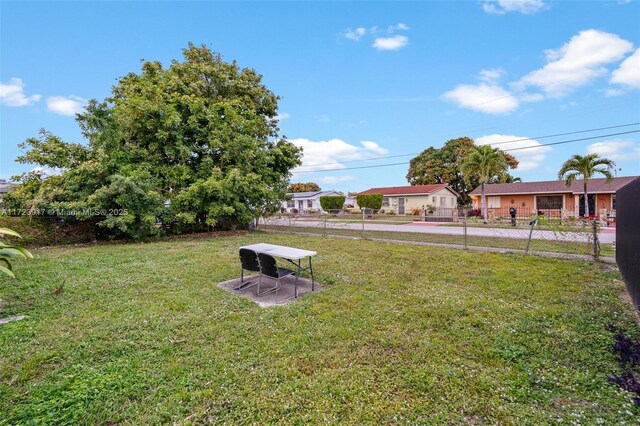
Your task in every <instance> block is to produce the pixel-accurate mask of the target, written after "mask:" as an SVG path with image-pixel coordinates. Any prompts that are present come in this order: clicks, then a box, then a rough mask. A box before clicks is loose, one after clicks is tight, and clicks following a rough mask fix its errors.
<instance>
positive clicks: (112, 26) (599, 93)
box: [0, 0, 640, 191]
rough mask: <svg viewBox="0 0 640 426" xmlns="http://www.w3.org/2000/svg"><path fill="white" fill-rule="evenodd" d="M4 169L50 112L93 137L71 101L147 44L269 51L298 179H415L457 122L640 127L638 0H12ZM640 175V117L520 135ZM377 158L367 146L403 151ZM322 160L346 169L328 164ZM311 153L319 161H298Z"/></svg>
mask: <svg viewBox="0 0 640 426" xmlns="http://www.w3.org/2000/svg"><path fill="white" fill-rule="evenodd" d="M0 7H1V10H0V19H1V22H0V24H1V25H0V27H1V29H0V32H1V34H0V35H1V39H0V44H1V52H0V60H1V62H0V82H1V83H2V86H1V92H0V177H2V178H9V177H10V176H12V175H15V174H17V173H20V172H23V171H28V170H31V169H32V168H33V166H29V165H21V164H18V163H15V161H14V160H15V158H16V157H17V156H18V155H19V154H20V152H19V150H18V148H17V144H18V143H19V142H22V141H24V140H25V139H26V138H28V137H31V136H36V135H37V132H38V129H39V128H41V127H44V128H46V129H47V130H49V131H51V132H52V133H54V134H56V135H58V136H61V137H62V138H63V139H65V140H68V141H76V142H81V141H82V138H81V135H80V132H79V129H78V127H77V125H76V123H75V121H74V117H73V113H74V112H75V111H78V110H79V108H82V105H83V104H84V102H85V101H86V100H87V99H91V98H97V99H103V98H105V97H106V96H108V94H109V91H110V88H111V86H112V85H113V84H115V82H116V79H117V78H118V77H121V76H123V75H125V74H126V73H128V72H132V71H133V72H139V70H140V60H141V59H145V60H159V61H161V62H163V63H164V64H168V63H169V61H170V60H171V59H174V58H180V55H181V49H182V48H184V47H185V46H186V45H187V43H188V42H189V41H192V42H194V43H196V44H203V43H204V44H206V45H208V46H210V47H211V48H212V49H213V50H216V51H218V52H220V53H221V54H222V55H223V57H224V59H225V60H228V61H231V60H237V61H238V63H239V65H241V66H243V67H250V68H254V69H256V70H257V71H258V72H259V73H261V74H262V75H263V76H264V82H265V84H266V85H267V86H268V87H269V88H270V89H271V90H273V91H274V92H275V93H277V94H278V95H280V96H281V97H282V100H281V102H280V109H279V110H280V117H281V121H280V128H281V133H282V134H283V135H286V136H287V137H288V138H289V139H290V140H292V141H293V142H294V143H296V144H298V145H300V146H303V147H304V148H305V152H306V155H305V158H304V165H303V166H302V167H301V168H299V169H298V170H297V172H296V174H295V175H294V178H293V181H303V182H306V181H315V182H318V183H319V184H320V185H321V186H322V188H323V189H338V190H343V191H357V190H364V189H367V188H369V187H372V186H391V185H404V184H406V179H405V175H406V173H407V168H408V166H407V165H406V164H399V165H394V166H388V167H380V168H374V167H372V168H366V169H354V167H363V166H376V165H384V164H389V163H406V162H408V161H409V159H410V158H411V156H404V157H395V156H400V155H403V154H412V153H418V152H420V151H422V150H423V149H425V148H427V147H429V146H435V147H439V146H441V145H442V144H443V143H444V142H445V141H447V140H448V139H453V138H456V137H461V136H469V137H472V138H474V139H475V140H476V141H477V142H478V143H495V142H509V141H513V140H514V139H518V140H520V139H525V138H529V140H520V141H518V142H510V143H506V144H504V143H503V145H500V147H502V148H504V149H508V148H518V147H525V146H537V144H543V143H553V142H560V141H566V140H569V139H575V138H581V137H593V136H599V135H607V134H611V133H621V132H632V131H637V130H640V126H638V125H633V126H627V127H618V128H614V129H609V130H601V131H594V132H586V133H578V134H572V135H567V136H560V137H554V138H543V136H547V135H552V134H557V133H566V132H576V131H582V130H589V129H594V128H601V127H609V126H618V125H624V124H630V123H637V122H640V52H639V50H638V48H639V47H640V25H638V23H639V22H640V4H639V3H638V2H637V1H631V2H627V1H611V2H596V1H592V2H575V1H572V2H568V1H565V2H547V1H544V0H524V1H512V0H500V1H487V2H485V1H469V2H410V3H409V2H407V3H402V2H354V3H350V2H330V3H321V2H236V3H225V2H196V3H192V2H135V3H128V2H69V3H65V2H33V3H32V2H25V1H20V2H8V1H2V2H1V3H0ZM587 152H598V153H600V154H603V155H606V156H608V157H609V158H612V159H614V160H616V162H617V164H618V168H619V169H620V168H621V169H622V170H621V171H619V172H618V175H624V176H628V175H640V133H627V134H623V135H613V136H608V137H603V138H598V139H592V140H586V141H580V142H575V143H568V144H562V145H556V146H547V147H538V148H535V149H525V150H518V151H512V153H513V154H515V155H516V157H518V158H519V159H520V160H521V166H520V168H519V169H518V170H516V171H515V172H514V174H515V175H517V176H520V177H522V178H523V180H525V181H533V180H547V179H554V178H555V176H556V173H557V170H558V168H559V166H560V165H561V163H562V162H563V161H564V160H565V159H567V158H568V157H569V156H570V155H572V154H585V153H587ZM389 156H394V157H393V158H383V159H378V160H372V161H362V160H366V159H370V158H377V157H389ZM324 169H340V170H338V171H335V170H324ZM303 171H313V173H301V172H303Z"/></svg>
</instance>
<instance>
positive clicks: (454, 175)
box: [407, 137, 518, 205]
mask: <svg viewBox="0 0 640 426" xmlns="http://www.w3.org/2000/svg"><path fill="white" fill-rule="evenodd" d="M475 148H476V145H475V143H474V141H473V139H471V138H468V137H462V138H457V139H451V140H449V141H447V142H446V143H445V144H444V145H443V146H442V147H441V148H434V147H429V148H427V149H425V150H424V151H422V152H421V153H420V154H418V155H417V156H416V157H414V158H413V159H411V161H410V163H409V171H408V173H407V181H408V182H409V183H410V184H411V185H428V184H435V183H447V184H449V185H450V186H451V187H452V188H453V189H454V190H456V191H457V192H458V193H459V194H460V199H459V202H460V203H461V204H462V205H465V204H468V203H469V201H470V197H469V192H471V191H473V189H475V188H477V187H478V186H479V185H480V182H479V181H478V179H477V178H476V177H475V176H465V175H464V174H463V173H462V163H463V161H464V159H465V158H466V157H467V156H468V155H469V153H470V152H472V151H473V150H474V149H475ZM500 152H501V154H502V156H503V157H504V160H505V162H506V164H507V165H508V169H515V168H516V167H518V160H516V158H515V157H514V156H513V155H510V154H508V153H506V152H504V151H500ZM516 179H518V178H514V177H513V176H511V175H510V174H509V173H508V170H504V171H503V172H502V173H500V174H499V175H496V176H494V177H493V180H492V182H495V183H505V182H510V181H511V182H512V181H514V180H516Z"/></svg>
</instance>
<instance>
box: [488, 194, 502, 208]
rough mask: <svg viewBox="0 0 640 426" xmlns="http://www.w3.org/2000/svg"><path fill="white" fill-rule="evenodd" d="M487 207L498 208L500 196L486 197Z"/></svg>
mask: <svg viewBox="0 0 640 426" xmlns="http://www.w3.org/2000/svg"><path fill="white" fill-rule="evenodd" d="M487 207H488V208H490V209H499V208H500V197H487Z"/></svg>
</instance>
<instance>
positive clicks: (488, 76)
mask: <svg viewBox="0 0 640 426" xmlns="http://www.w3.org/2000/svg"><path fill="white" fill-rule="evenodd" d="M503 75H504V70H503V69H502V68H491V69H488V70H482V71H480V72H479V73H478V80H480V81H484V82H486V83H493V82H495V81H497V80H498V79H499V78H500V77H502V76H503Z"/></svg>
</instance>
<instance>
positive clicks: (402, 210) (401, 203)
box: [398, 198, 404, 214]
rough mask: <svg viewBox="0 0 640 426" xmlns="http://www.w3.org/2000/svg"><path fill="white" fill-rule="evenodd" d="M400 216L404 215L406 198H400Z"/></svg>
mask: <svg viewBox="0 0 640 426" xmlns="http://www.w3.org/2000/svg"><path fill="white" fill-rule="evenodd" d="M398 214H404V198H398Z"/></svg>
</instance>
